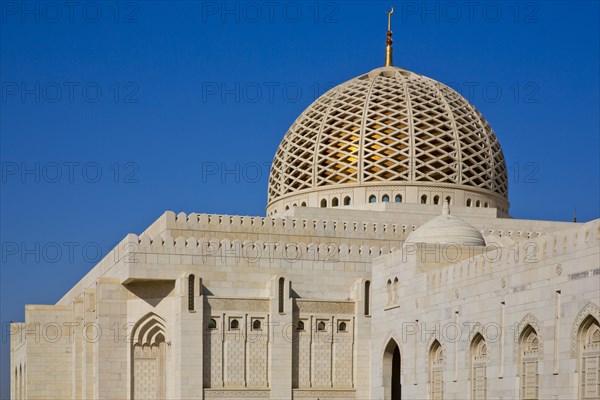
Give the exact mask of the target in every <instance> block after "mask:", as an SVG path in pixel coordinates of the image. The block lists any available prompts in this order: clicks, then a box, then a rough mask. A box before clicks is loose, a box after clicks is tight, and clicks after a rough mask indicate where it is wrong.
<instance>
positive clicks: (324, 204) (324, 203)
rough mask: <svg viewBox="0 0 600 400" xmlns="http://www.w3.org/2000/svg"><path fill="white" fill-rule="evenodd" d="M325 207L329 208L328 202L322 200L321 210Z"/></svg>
mask: <svg viewBox="0 0 600 400" xmlns="http://www.w3.org/2000/svg"><path fill="white" fill-rule="evenodd" d="M325 207H327V200H326V199H321V208H325Z"/></svg>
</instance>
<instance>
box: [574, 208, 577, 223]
mask: <svg viewBox="0 0 600 400" xmlns="http://www.w3.org/2000/svg"><path fill="white" fill-rule="evenodd" d="M573 222H577V208H575V211H573Z"/></svg>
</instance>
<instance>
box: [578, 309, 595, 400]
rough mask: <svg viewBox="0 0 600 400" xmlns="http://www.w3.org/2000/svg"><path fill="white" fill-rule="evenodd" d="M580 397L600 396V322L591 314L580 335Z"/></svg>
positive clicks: (580, 330) (581, 328) (592, 397)
mask: <svg viewBox="0 0 600 400" xmlns="http://www.w3.org/2000/svg"><path fill="white" fill-rule="evenodd" d="M578 342H579V343H578V355H579V357H578V360H577V362H578V364H579V365H578V370H579V371H581V372H580V374H579V398H580V399H582V400H583V399H585V400H587V399H598V398H600V324H598V320H597V319H596V318H594V317H592V316H591V315H589V316H588V317H587V318H586V319H584V321H583V323H582V324H581V326H580V328H579V337H578Z"/></svg>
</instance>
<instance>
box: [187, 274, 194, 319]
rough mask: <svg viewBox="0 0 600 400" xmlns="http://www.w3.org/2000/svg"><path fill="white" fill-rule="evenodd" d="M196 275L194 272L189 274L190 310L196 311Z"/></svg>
mask: <svg viewBox="0 0 600 400" xmlns="http://www.w3.org/2000/svg"><path fill="white" fill-rule="evenodd" d="M195 281H196V277H195V276H194V274H190V276H188V311H194V283H195Z"/></svg>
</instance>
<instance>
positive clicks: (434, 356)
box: [429, 340, 444, 400]
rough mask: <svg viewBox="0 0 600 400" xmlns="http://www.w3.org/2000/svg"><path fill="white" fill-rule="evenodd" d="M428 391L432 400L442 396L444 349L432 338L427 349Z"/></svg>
mask: <svg viewBox="0 0 600 400" xmlns="http://www.w3.org/2000/svg"><path fill="white" fill-rule="evenodd" d="M429 385H430V386H429V391H430V393H431V399H432V400H442V399H443V398H444V349H443V348H442V345H441V344H440V342H438V341H437V340H434V342H433V344H432V345H431V348H430V349H429Z"/></svg>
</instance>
